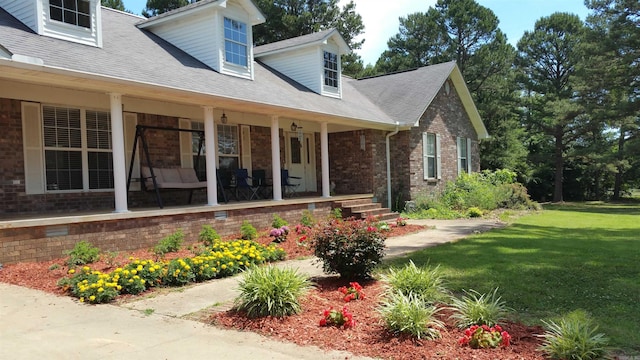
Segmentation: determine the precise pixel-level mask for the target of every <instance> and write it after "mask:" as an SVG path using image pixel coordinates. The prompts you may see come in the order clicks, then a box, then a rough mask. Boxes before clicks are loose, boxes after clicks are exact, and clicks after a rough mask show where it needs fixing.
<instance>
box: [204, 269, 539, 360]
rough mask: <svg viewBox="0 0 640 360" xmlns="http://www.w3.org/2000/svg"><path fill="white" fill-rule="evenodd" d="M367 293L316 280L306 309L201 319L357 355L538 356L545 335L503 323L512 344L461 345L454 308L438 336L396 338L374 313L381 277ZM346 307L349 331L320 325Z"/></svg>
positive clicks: (523, 359) (444, 315) (524, 359)
mask: <svg viewBox="0 0 640 360" xmlns="http://www.w3.org/2000/svg"><path fill="white" fill-rule="evenodd" d="M360 285H362V287H363V291H364V292H366V297H365V298H364V299H363V300H358V301H350V302H349V303H348V304H345V302H344V294H343V293H341V292H340V291H338V290H337V289H338V288H340V287H342V286H347V287H348V286H349V283H348V281H345V280H341V279H339V278H337V277H329V278H322V279H316V288H315V289H314V290H312V291H311V292H310V293H309V294H308V295H307V296H305V297H304V298H303V299H302V300H301V305H302V309H303V312H302V313H301V314H299V315H293V316H289V317H285V318H273V317H266V318H257V319H248V318H247V317H246V316H244V314H242V313H237V312H234V311H227V312H221V313H209V314H207V315H204V316H202V317H201V321H204V322H206V323H210V324H214V325H219V326H223V327H227V328H232V329H239V330H249V331H254V332H257V333H260V334H263V335H267V336H270V337H272V338H276V339H282V340H286V341H290V342H294V343H296V344H298V345H302V346H308V345H315V346H318V347H320V348H323V349H331V350H344V351H349V352H351V353H354V354H356V355H362V356H371V357H375V358H382V359H394V360H409V359H477V360H489V359H491V360H493V359H502V360H514V359H519V360H540V359H543V357H542V354H540V353H539V352H537V351H536V348H537V347H538V346H539V345H540V339H539V338H538V337H537V336H536V334H542V333H543V332H544V331H543V329H542V328H541V327H528V326H524V325H522V324H517V323H509V322H507V323H506V324H504V325H503V329H504V331H508V333H509V334H510V336H511V340H510V342H511V344H510V346H508V347H497V348H494V349H472V348H471V347H469V346H462V345H460V344H459V342H458V341H459V339H460V338H461V337H462V336H464V330H463V329H458V328H457V327H456V326H455V325H454V324H453V322H452V321H451V320H450V319H449V316H450V314H451V313H450V312H447V311H442V312H441V313H440V319H441V320H442V321H444V322H445V324H446V328H445V329H444V330H443V331H441V337H440V338H439V339H436V340H416V339H414V338H411V337H409V336H403V335H401V336H396V335H394V334H392V333H390V332H388V331H387V330H386V329H385V326H384V322H383V321H382V319H381V317H380V315H379V314H378V312H377V311H376V308H377V306H378V302H379V300H380V298H381V294H382V292H383V291H384V290H383V286H382V285H383V284H382V282H380V281H370V282H364V283H360ZM345 305H346V306H347V309H348V313H349V314H352V316H353V320H354V321H355V326H350V327H348V328H347V329H345V328H344V327H338V326H321V325H320V324H319V320H320V319H323V318H325V316H324V314H325V312H326V310H327V309H330V308H333V309H334V310H337V311H341V310H342V309H343V307H344V306H345Z"/></svg>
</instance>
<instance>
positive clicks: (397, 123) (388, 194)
mask: <svg viewBox="0 0 640 360" xmlns="http://www.w3.org/2000/svg"><path fill="white" fill-rule="evenodd" d="M399 127H400V123H399V122H397V121H396V129H395V130H394V131H392V132H390V133H388V134H387V137H386V141H385V142H386V145H387V206H388V207H389V209H391V145H390V141H389V138H391V137H392V136H393V135H395V134H397V133H398V131H399V129H398V128H399Z"/></svg>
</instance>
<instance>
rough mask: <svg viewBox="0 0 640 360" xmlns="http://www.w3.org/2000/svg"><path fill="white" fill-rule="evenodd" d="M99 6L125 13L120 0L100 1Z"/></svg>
mask: <svg viewBox="0 0 640 360" xmlns="http://www.w3.org/2000/svg"><path fill="white" fill-rule="evenodd" d="M100 4H101V5H102V6H104V7H108V8H112V9H116V10H120V11H126V10H125V8H124V3H123V2H122V0H101V1H100Z"/></svg>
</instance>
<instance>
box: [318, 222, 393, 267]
mask: <svg viewBox="0 0 640 360" xmlns="http://www.w3.org/2000/svg"><path fill="white" fill-rule="evenodd" d="M384 241H385V236H384V235H383V234H382V233H381V232H380V230H378V229H377V228H376V227H375V226H373V225H371V224H370V223H368V222H366V221H341V220H332V221H329V222H328V223H326V224H324V225H323V226H322V227H321V228H320V229H319V230H318V231H317V232H316V233H315V235H314V238H313V247H314V254H315V256H317V257H318V258H319V259H320V261H322V263H323V266H322V267H323V269H324V271H325V272H326V273H338V274H340V276H341V277H343V278H347V279H366V278H369V277H371V272H372V271H373V269H374V268H375V266H376V265H378V264H379V263H380V262H381V261H382V258H383V256H384V252H383V251H384Z"/></svg>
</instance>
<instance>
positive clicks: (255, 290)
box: [234, 266, 311, 318]
mask: <svg viewBox="0 0 640 360" xmlns="http://www.w3.org/2000/svg"><path fill="white" fill-rule="evenodd" d="M238 285H239V289H240V295H239V296H238V297H237V298H236V299H235V302H234V304H235V308H236V309H237V310H240V311H245V312H246V313H247V316H248V317H250V318H255V317H263V316H276V317H284V316H288V315H293V314H298V313H300V311H301V310H302V309H301V307H300V302H299V300H298V299H299V298H300V296H302V295H304V294H305V293H306V292H307V291H308V290H309V289H310V288H311V283H310V282H309V279H308V278H307V277H306V275H301V274H298V272H297V271H296V270H293V269H280V268H277V267H275V266H264V267H252V268H250V269H249V270H247V271H246V272H245V273H244V275H243V276H242V279H241V280H240V282H239V284H238Z"/></svg>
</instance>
